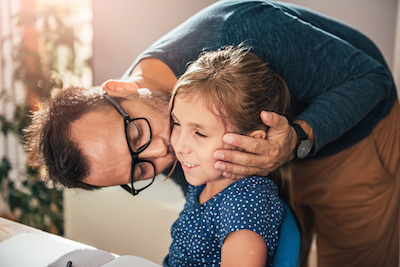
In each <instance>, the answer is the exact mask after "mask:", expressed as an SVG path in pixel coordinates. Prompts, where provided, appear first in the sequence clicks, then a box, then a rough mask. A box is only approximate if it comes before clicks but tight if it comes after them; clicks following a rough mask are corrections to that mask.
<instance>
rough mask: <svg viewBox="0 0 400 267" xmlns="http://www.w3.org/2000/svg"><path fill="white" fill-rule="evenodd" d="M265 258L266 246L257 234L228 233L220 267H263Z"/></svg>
mask: <svg viewBox="0 0 400 267" xmlns="http://www.w3.org/2000/svg"><path fill="white" fill-rule="evenodd" d="M267 256H268V247H267V244H266V243H265V241H264V239H263V238H262V237H261V236H260V235H259V234H257V233H255V232H253V231H250V230H238V231H235V232H232V233H230V234H229V235H228V236H227V237H226V238H225V240H224V244H223V245H222V249H221V267H228V266H229V267H231V266H233V267H235V266H237V267H239V266H254V267H257V266H262V267H265V266H266V264H267Z"/></svg>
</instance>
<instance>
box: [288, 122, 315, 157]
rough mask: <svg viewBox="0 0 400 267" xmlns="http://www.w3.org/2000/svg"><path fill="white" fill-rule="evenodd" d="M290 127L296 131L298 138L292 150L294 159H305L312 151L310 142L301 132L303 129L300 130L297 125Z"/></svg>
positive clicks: (303, 132) (304, 133)
mask: <svg viewBox="0 0 400 267" xmlns="http://www.w3.org/2000/svg"><path fill="white" fill-rule="evenodd" d="M292 127H293V129H294V130H295V131H296V134H297V138H298V141H297V145H296V147H295V148H294V150H293V153H294V155H295V157H296V158H298V159H304V158H305V157H307V155H308V154H309V153H310V151H311V149H312V143H311V140H310V139H308V135H307V134H306V132H305V131H304V130H303V128H301V126H300V125H298V124H297V123H292Z"/></svg>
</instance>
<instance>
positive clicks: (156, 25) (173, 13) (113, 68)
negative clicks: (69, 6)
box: [93, 0, 216, 85]
mask: <svg viewBox="0 0 400 267" xmlns="http://www.w3.org/2000/svg"><path fill="white" fill-rule="evenodd" d="M213 2H216V0H201V1H199V0H146V1H140V0H133V1H127V0H102V1H98V0H94V1H93V9H94V11H93V12H94V13H93V24H94V36H93V38H94V40H93V41H94V57H93V72H94V84H95V85H99V84H101V83H103V82H104V81H105V80H107V79H110V78H118V77H120V76H121V75H122V74H123V73H124V72H125V70H126V69H127V68H128V67H129V66H130V64H131V63H132V61H133V60H134V59H135V58H136V57H137V56H138V55H139V53H140V52H142V51H143V50H144V49H146V48H147V47H148V46H149V45H150V44H152V43H153V42H154V41H156V40H157V39H158V38H159V37H161V36H162V35H164V34H165V33H167V32H168V31H169V30H172V29H173V28H175V26H177V25H179V24H180V23H182V22H183V21H185V20H186V19H187V18H189V17H190V16H191V15H193V14H195V13H196V12H197V11H199V10H201V9H203V8H204V7H206V6H208V5H210V4H211V3H213Z"/></svg>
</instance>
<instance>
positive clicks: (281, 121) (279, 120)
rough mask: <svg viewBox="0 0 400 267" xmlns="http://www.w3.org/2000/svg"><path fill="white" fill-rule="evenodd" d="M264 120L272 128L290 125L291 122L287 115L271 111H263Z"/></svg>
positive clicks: (261, 115)
mask: <svg viewBox="0 0 400 267" xmlns="http://www.w3.org/2000/svg"><path fill="white" fill-rule="evenodd" d="M260 118H261V120H262V122H263V123H264V124H265V125H267V126H269V127H270V128H272V129H275V130H279V129H281V128H285V127H287V126H289V122H288V120H287V118H286V117H285V116H282V115H279V114H277V113H275V112H271V111H262V112H261V114H260Z"/></svg>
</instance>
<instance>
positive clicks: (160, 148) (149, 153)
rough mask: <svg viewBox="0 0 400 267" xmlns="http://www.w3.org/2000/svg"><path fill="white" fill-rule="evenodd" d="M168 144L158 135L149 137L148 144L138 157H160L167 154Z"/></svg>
mask: <svg viewBox="0 0 400 267" xmlns="http://www.w3.org/2000/svg"><path fill="white" fill-rule="evenodd" d="M168 148H169V145H168V144H166V142H165V140H164V139H163V138H160V137H156V138H153V139H151V142H150V144H149V146H148V147H147V148H146V149H145V150H143V151H142V152H141V153H140V154H139V158H162V157H165V156H166V155H168Z"/></svg>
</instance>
